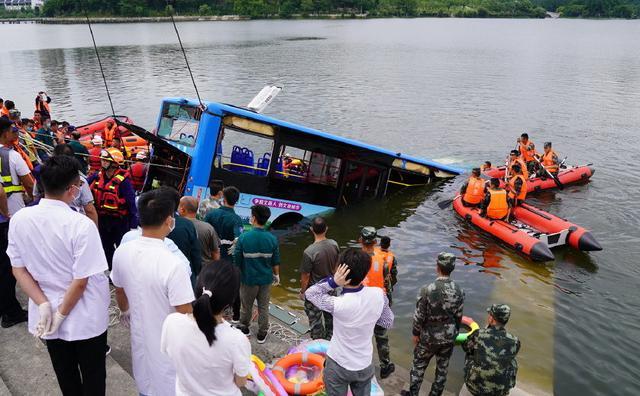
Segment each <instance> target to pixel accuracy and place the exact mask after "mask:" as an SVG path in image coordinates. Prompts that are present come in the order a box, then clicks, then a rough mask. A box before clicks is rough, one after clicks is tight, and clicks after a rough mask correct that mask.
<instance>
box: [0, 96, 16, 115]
mask: <svg viewBox="0 0 640 396" xmlns="http://www.w3.org/2000/svg"><path fill="white" fill-rule="evenodd" d="M15 108H16V104H15V103H13V100H5V101H4V106H2V107H0V117H6V118H9V113H10V112H11V110H13V109H15Z"/></svg>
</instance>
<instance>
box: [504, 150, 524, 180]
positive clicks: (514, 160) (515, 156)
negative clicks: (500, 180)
mask: <svg viewBox="0 0 640 396" xmlns="http://www.w3.org/2000/svg"><path fill="white" fill-rule="evenodd" d="M515 164H519V165H520V169H522V175H523V176H524V177H525V179H528V178H529V171H527V164H525V162H524V161H523V160H522V157H520V151H518V150H511V153H510V154H509V165H508V166H507V171H508V174H507V175H506V177H507V178H509V177H511V175H513V171H512V170H511V167H512V166H513V165H515Z"/></svg>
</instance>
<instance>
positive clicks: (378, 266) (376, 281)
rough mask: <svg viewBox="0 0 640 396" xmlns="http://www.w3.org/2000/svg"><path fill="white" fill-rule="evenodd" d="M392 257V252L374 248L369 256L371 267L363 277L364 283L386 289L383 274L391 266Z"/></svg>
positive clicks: (389, 269)
mask: <svg viewBox="0 0 640 396" xmlns="http://www.w3.org/2000/svg"><path fill="white" fill-rule="evenodd" d="M393 257H394V256H393V253H391V252H389V251H386V252H385V251H383V250H382V249H380V248H375V250H374V252H373V256H372V257H371V269H369V272H368V273H367V276H366V277H365V279H364V284H365V285H366V286H369V287H379V288H381V289H384V290H386V287H385V284H384V276H385V274H387V273H389V272H390V271H391V268H392V267H393Z"/></svg>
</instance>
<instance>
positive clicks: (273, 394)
mask: <svg viewBox="0 0 640 396" xmlns="http://www.w3.org/2000/svg"><path fill="white" fill-rule="evenodd" d="M251 363H253V364H252V365H251V367H250V368H249V375H250V376H251V380H252V381H253V384H254V385H255V388H257V392H254V393H256V394H260V393H262V394H263V395H264V396H287V392H286V391H285V390H284V388H283V387H282V385H280V383H279V382H278V380H277V379H276V378H275V377H274V375H273V373H272V372H271V370H269V369H268V368H267V365H266V364H264V362H263V361H262V360H260V358H259V357H257V356H256V355H251Z"/></svg>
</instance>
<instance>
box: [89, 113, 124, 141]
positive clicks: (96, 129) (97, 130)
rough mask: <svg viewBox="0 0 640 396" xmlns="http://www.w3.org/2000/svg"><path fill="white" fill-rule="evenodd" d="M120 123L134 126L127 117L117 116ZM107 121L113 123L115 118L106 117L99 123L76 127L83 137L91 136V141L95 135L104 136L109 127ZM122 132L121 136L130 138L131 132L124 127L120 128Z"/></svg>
mask: <svg viewBox="0 0 640 396" xmlns="http://www.w3.org/2000/svg"><path fill="white" fill-rule="evenodd" d="M116 119H117V120H118V121H122V122H126V123H127V124H133V120H132V119H131V118H129V117H127V116H119V115H117V116H116ZM107 121H113V117H105V118H103V119H101V120H99V121H96V122H92V123H90V124H86V125H81V126H79V127H76V130H77V131H78V132H80V136H81V137H85V136H87V135H88V136H89V140H91V136H93V135H94V134H98V135H102V132H103V131H104V127H105V126H106V125H107ZM118 129H119V130H120V136H129V135H131V132H129V130H128V129H127V128H125V127H123V126H120V127H118Z"/></svg>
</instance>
